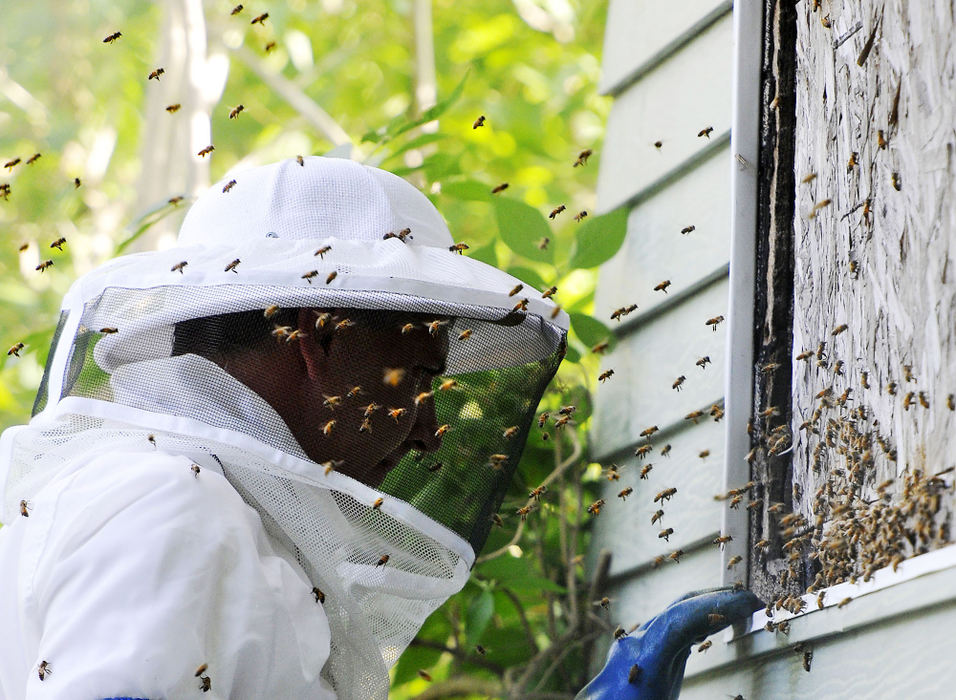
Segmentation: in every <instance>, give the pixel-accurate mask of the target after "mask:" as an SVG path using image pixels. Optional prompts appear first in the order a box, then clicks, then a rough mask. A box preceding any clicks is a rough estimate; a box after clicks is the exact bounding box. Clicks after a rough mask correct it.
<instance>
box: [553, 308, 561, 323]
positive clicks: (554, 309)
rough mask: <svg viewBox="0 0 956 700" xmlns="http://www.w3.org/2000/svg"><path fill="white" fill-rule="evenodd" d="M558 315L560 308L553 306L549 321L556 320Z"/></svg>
mask: <svg viewBox="0 0 956 700" xmlns="http://www.w3.org/2000/svg"><path fill="white" fill-rule="evenodd" d="M559 313H561V307H560V306H555V307H554V308H553V309H552V310H551V320H554V319H556V318H557V317H558V314H559Z"/></svg>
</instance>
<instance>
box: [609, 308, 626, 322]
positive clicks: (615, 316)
mask: <svg viewBox="0 0 956 700" xmlns="http://www.w3.org/2000/svg"><path fill="white" fill-rule="evenodd" d="M626 314H627V307H626V306H622V307H621V308H619V309H615V310H614V311H613V312H611V320H612V321H617V322H620V321H621V318H622V317H623V316H625V315H626Z"/></svg>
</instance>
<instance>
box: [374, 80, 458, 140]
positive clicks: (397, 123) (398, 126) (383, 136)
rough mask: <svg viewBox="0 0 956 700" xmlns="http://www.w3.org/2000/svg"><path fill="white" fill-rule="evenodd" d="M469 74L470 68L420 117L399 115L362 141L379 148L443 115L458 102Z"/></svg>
mask: <svg viewBox="0 0 956 700" xmlns="http://www.w3.org/2000/svg"><path fill="white" fill-rule="evenodd" d="M470 72H471V69H470V68H469V69H468V70H466V71H465V75H464V76H462V79H461V80H460V81H459V83H458V85H456V86H455V89H454V90H452V91H451V94H450V95H449V96H448V97H446V98H445V99H444V100H442V101H441V102H439V103H437V104H435V105H434V106H432V107H429V108H428V109H426V110H425V111H424V112H423V113H422V115H421V116H420V117H418V118H416V119H409V118H408V117H407V116H405V115H404V114H402V115H399V116H397V117H395V118H394V119H392V121H390V122H389V123H388V125H387V126H386V127H385V128H384V129H376V130H374V131H369V132H367V133H366V134H365V135H364V136H362V141H363V142H365V141H369V142H371V143H377V144H378V145H379V146H384V145H385V144H386V143H388V142H389V141H391V140H392V139H394V138H395V137H396V136H399V135H401V134H404V133H405V132H406V131H410V130H412V129H414V128H415V127H417V126H421V125H422V124H427V123H428V122H430V121H434V120H435V119H438V117H440V116H441V115H442V114H444V113H445V112H446V111H447V110H448V108H449V107H451V106H452V105H453V104H455V102H457V101H458V98H459V97H461V93H462V91H463V90H464V89H465V81H466V80H467V79H468V75H469V73H470Z"/></svg>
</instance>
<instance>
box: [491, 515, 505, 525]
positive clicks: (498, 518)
mask: <svg viewBox="0 0 956 700" xmlns="http://www.w3.org/2000/svg"><path fill="white" fill-rule="evenodd" d="M491 522H492V523H494V526H495V527H504V526H505V523H504V521H503V520H502V519H501V516H500V515H498V514H497V513H492V514H491Z"/></svg>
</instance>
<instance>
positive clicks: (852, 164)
mask: <svg viewBox="0 0 956 700" xmlns="http://www.w3.org/2000/svg"><path fill="white" fill-rule="evenodd" d="M858 156H859V154H858V153H857V152H856V151H853V152H852V153H850V159H849V160H848V161H847V162H846V171H847V172H848V173H852V172H853V168H855V167H856V165H857V161H856V159H857V157H858Z"/></svg>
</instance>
